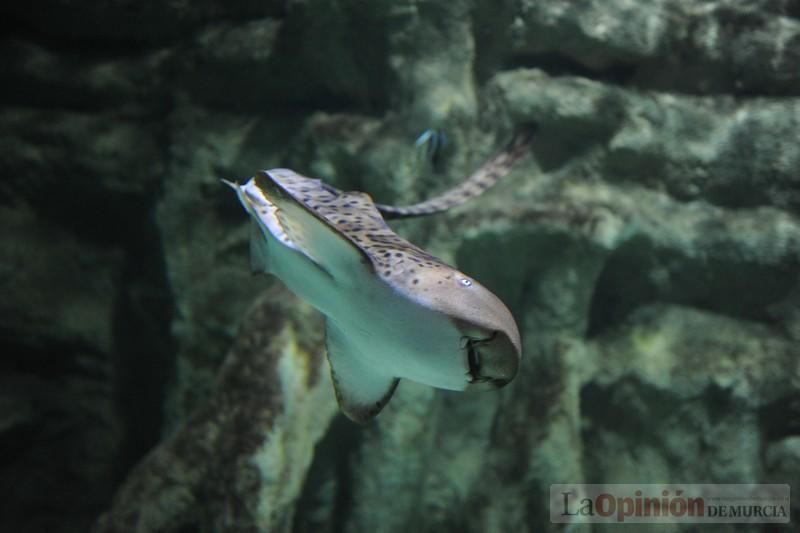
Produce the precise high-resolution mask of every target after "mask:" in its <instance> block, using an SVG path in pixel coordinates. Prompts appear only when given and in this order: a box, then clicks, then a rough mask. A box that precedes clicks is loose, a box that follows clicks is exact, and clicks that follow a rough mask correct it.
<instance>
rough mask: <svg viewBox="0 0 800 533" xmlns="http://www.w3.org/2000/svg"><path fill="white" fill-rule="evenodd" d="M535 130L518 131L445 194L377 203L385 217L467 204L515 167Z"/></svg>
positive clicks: (403, 216)
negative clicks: (403, 203)
mask: <svg viewBox="0 0 800 533" xmlns="http://www.w3.org/2000/svg"><path fill="white" fill-rule="evenodd" d="M533 133H534V128H533V127H529V128H525V129H523V130H521V131H520V132H518V133H517V134H516V135H515V136H514V138H513V139H512V140H511V142H510V143H509V144H508V146H507V147H506V148H505V149H504V150H503V151H502V152H500V153H499V154H497V155H496V156H495V157H493V158H492V159H490V160H489V161H487V162H486V163H484V164H483V165H482V166H481V167H480V168H479V169H478V170H476V171H475V172H473V173H472V175H471V176H470V177H469V178H467V179H466V180H464V181H463V182H461V183H459V184H458V185H457V186H455V187H453V188H452V189H448V190H447V191H445V192H443V193H442V194H439V195H437V196H434V197H433V198H430V199H428V200H425V201H424V202H420V203H418V204H414V205H409V206H393V205H386V204H375V207H377V208H378V211H380V212H381V213H382V214H383V216H384V218H387V219H391V218H407V217H417V216H422V215H431V214H433V213H439V212H441V211H446V210H448V209H452V208H453V207H456V206H459V205H461V204H464V203H466V202H468V201H469V200H472V199H473V198H475V197H477V196H480V195H481V194H483V192H484V191H485V190H486V189H488V188H489V187H491V186H492V185H494V184H495V183H497V182H498V181H500V179H502V178H503V177H504V176H505V175H506V174H508V173H509V172H510V171H511V167H512V166H513V165H514V163H516V162H517V160H518V159H520V158H521V157H522V156H523V155H525V152H526V151H527V149H528V146H529V145H530V142H531V139H532V138H533Z"/></svg>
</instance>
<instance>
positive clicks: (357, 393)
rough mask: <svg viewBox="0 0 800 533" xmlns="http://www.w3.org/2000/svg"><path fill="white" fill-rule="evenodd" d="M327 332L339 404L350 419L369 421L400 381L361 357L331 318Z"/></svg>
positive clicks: (332, 373)
mask: <svg viewBox="0 0 800 533" xmlns="http://www.w3.org/2000/svg"><path fill="white" fill-rule="evenodd" d="M326 334H327V347H328V362H329V363H330V365H331V378H332V380H333V386H334V388H335V389H336V399H337V401H338V402H339V407H340V408H341V409H342V411H343V412H344V414H345V415H347V417H348V418H350V419H351V420H353V421H355V422H358V423H361V424H363V423H366V422H368V421H369V420H370V419H372V418H373V417H374V416H375V415H377V414H378V413H379V412H380V411H381V409H383V407H384V406H385V405H386V403H387V402H388V401H389V399H390V398H391V397H392V394H394V390H395V389H396V388H397V384H398V383H399V382H400V380H399V379H398V378H396V377H394V376H391V375H388V374H385V373H382V372H381V369H380V368H377V367H376V366H375V365H372V364H369V360H368V359H365V358H364V357H360V354H359V353H358V352H357V351H356V348H355V347H354V346H353V343H352V342H350V341H349V340H348V338H347V337H346V335H345V333H344V332H342V331H341V330H340V329H339V327H338V326H336V324H335V323H334V322H332V321H331V320H330V319H329V320H327V321H326Z"/></svg>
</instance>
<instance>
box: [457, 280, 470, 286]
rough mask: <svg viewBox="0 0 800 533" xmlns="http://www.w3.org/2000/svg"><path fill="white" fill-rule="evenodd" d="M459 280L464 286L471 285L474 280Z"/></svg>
mask: <svg viewBox="0 0 800 533" xmlns="http://www.w3.org/2000/svg"><path fill="white" fill-rule="evenodd" d="M458 282H459V283H461V285H462V286H463V287H471V286H472V280H471V279H469V278H458Z"/></svg>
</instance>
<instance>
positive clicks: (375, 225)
mask: <svg viewBox="0 0 800 533" xmlns="http://www.w3.org/2000/svg"><path fill="white" fill-rule="evenodd" d="M529 139H530V136H529V135H527V134H520V135H518V136H517V137H516V138H515V140H514V141H512V143H511V145H510V146H509V148H507V149H506V150H505V151H503V152H501V153H500V154H499V155H498V156H496V157H494V158H493V159H491V160H490V161H488V162H487V163H486V164H484V165H483V166H482V167H481V168H480V169H479V170H478V171H476V172H475V173H474V174H473V175H472V176H470V178H468V179H467V180H466V181H465V182H464V183H462V184H461V185H458V186H456V187H454V188H453V189H451V190H449V191H446V192H445V193H443V194H441V195H438V196H436V197H434V198H432V199H430V200H427V201H424V202H421V203H419V204H415V205H412V206H406V207H395V206H389V205H384V204H375V203H374V202H373V201H372V199H371V198H370V197H369V196H368V195H367V194H365V193H362V192H344V191H341V190H339V189H336V188H334V187H332V186H330V185H328V184H326V183H324V182H322V181H320V180H318V179H313V178H309V177H305V176H302V175H300V174H298V173H296V172H294V171H292V170H289V169H284V168H275V169H271V170H263V171H261V172H259V173H257V174H256V175H255V176H253V177H252V178H250V179H249V180H248V181H247V182H246V183H244V184H241V185H240V184H238V183H233V182H230V181H227V180H223V181H224V182H225V183H226V184H227V185H229V186H230V187H232V188H233V189H234V190H235V191H236V194H237V196H238V199H239V201H240V202H241V204H242V206H243V207H244V209H245V210H246V211H247V213H248V214H249V215H250V218H251V236H250V261H251V267H252V269H253V271H255V272H266V273H269V274H272V275H274V276H276V277H278V278H279V279H280V280H281V281H282V282H283V283H284V284H286V285H287V286H288V288H289V289H290V290H292V291H293V292H294V293H295V294H296V295H297V296H299V297H300V298H302V299H303V300H305V301H307V302H308V303H310V304H311V305H312V306H314V307H315V308H316V309H317V310H319V311H320V312H321V313H322V314H323V315H325V325H326V326H325V327H326V345H327V353H328V360H329V363H330V368H331V377H332V381H333V384H334V389H335V394H336V398H337V400H338V403H339V406H340V408H341V410H342V411H343V412H344V413H345V415H347V416H348V417H349V418H350V419H352V420H354V421H356V422H360V423H365V422H367V421H368V420H370V419H371V418H372V417H374V416H375V415H376V414H378V413H379V412H380V411H381V410H382V409H383V407H384V406H385V405H386V403H387V402H388V401H389V399H390V398H391V396H392V394H393V393H394V391H395V389H396V387H397V385H398V382H399V380H400V379H403V378H405V379H410V380H413V381H416V382H419V383H423V384H426V385H430V386H433V387H437V388H442V389H449V390H466V389H494V388H498V387H502V386H503V385H505V384H507V383H508V382H510V381H511V380H512V379H513V378H514V376H515V375H516V373H517V369H518V367H519V362H520V357H521V354H522V345H521V341H520V335H519V330H518V328H517V325H516V322H515V321H514V318H513V316H512V315H511V312H510V311H509V310H508V308H507V307H506V306H505V305H504V304H503V302H502V301H500V299H499V298H497V296H495V295H494V294H493V293H492V292H490V291H489V290H488V289H486V288H485V287H484V286H482V285H481V284H480V283H479V282H477V281H476V280H474V279H473V278H471V277H469V276H468V275H466V274H464V273H462V272H460V271H459V270H457V269H456V268H454V267H452V266H450V265H447V264H446V263H444V262H443V261H441V260H440V259H438V258H436V257H434V256H433V255H431V254H429V253H428V252H426V251H424V250H423V249H421V248H419V247H418V246H415V245H414V244H412V243H410V242H408V241H407V240H405V239H403V238H402V237H400V236H399V235H397V234H396V233H394V232H393V231H392V230H391V228H389V226H388V225H387V224H386V222H385V220H384V216H386V217H387V218H398V217H410V216H420V215H427V214H431V213H436V212H440V211H444V210H447V209H451V208H453V207H455V206H457V205H461V204H463V203H464V202H466V201H467V200H469V199H471V198H474V197H476V196H478V195H480V194H482V193H483V192H484V191H485V190H486V189H487V188H488V187H490V186H491V185H493V184H494V183H495V182H497V181H498V180H499V179H500V178H502V177H503V176H504V175H505V174H507V173H508V172H509V171H510V168H511V165H513V163H514V162H516V161H517V160H518V159H519V158H520V157H521V156H522V155H523V154H524V153H525V151H526V148H527V146H528V142H529Z"/></svg>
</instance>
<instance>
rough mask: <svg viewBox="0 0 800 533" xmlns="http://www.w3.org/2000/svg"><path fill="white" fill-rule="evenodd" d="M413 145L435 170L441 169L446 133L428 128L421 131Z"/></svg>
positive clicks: (445, 145)
mask: <svg viewBox="0 0 800 533" xmlns="http://www.w3.org/2000/svg"><path fill="white" fill-rule="evenodd" d="M414 145H415V146H416V147H417V149H418V150H419V152H420V153H421V154H423V157H424V160H425V161H427V162H428V163H430V165H431V167H432V168H433V170H434V171H435V172H438V171H440V170H441V168H440V167H441V166H442V159H443V157H444V151H445V148H446V147H447V135H445V133H444V131H443V130H439V129H434V128H429V129H427V130H425V131H423V132H422V133H421V134H420V136H419V137H417V139H416V140H415V141H414Z"/></svg>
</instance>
